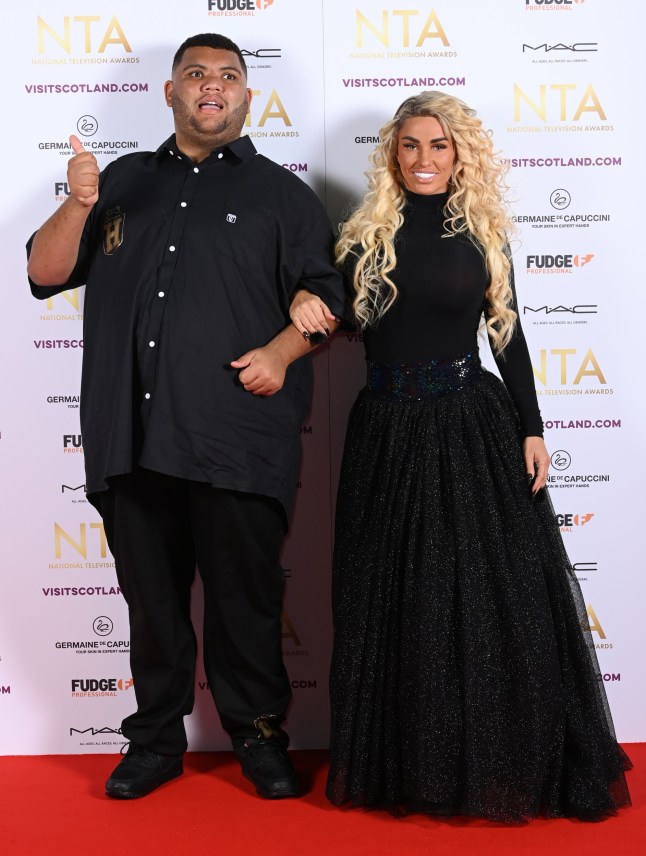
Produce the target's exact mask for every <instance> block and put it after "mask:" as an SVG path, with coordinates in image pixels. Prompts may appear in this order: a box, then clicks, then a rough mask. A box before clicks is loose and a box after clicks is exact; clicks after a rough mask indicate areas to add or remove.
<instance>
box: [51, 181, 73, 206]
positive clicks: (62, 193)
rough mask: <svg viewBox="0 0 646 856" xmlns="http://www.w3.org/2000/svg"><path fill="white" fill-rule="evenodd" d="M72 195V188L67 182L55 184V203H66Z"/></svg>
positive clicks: (56, 182)
mask: <svg viewBox="0 0 646 856" xmlns="http://www.w3.org/2000/svg"><path fill="white" fill-rule="evenodd" d="M69 195H70V186H69V184H68V183H67V182H66V181H55V182H54V201H55V202H65V200H66V199H67V197H68V196H69Z"/></svg>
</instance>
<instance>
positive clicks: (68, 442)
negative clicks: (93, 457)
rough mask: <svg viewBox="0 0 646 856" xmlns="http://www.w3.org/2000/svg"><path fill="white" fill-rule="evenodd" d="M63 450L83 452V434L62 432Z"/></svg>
mask: <svg viewBox="0 0 646 856" xmlns="http://www.w3.org/2000/svg"><path fill="white" fill-rule="evenodd" d="M63 451H64V452H66V453H68V454H69V453H70V452H81V453H82V452H83V435H82V434H63Z"/></svg>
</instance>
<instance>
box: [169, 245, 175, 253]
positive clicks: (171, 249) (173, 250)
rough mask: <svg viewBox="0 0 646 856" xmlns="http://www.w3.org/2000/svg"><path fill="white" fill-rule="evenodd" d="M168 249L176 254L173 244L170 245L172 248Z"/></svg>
mask: <svg viewBox="0 0 646 856" xmlns="http://www.w3.org/2000/svg"><path fill="white" fill-rule="evenodd" d="M168 249H169V250H170V251H171V253H174V252H175V247H174V246H173V245H172V244H171V245H170V247H169V248H168Z"/></svg>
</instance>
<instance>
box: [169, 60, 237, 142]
mask: <svg viewBox="0 0 646 856" xmlns="http://www.w3.org/2000/svg"><path fill="white" fill-rule="evenodd" d="M164 91H165V94H166V103H167V104H168V106H169V107H172V109H173V118H174V120H175V133H176V137H177V143H178V145H180V146H182V145H183V147H184V150H185V151H186V154H188V155H193V153H194V151H196V150H199V151H200V152H202V151H210V150H212V149H214V148H216V146H221V145H224V144H225V143H230V142H232V141H233V140H237V139H238V137H239V136H240V132H241V130H242V126H243V125H244V121H245V117H246V115H247V113H248V111H249V103H250V102H251V90H250V89H247V80H246V77H245V74H244V71H243V70H242V66H241V65H240V60H239V59H238V57H237V56H236V54H234V53H232V52H231V51H227V50H223V49H215V48H206V47H196V48H188V50H186V51H185V53H184V56H183V57H182V59H181V60H180V62H179V64H178V65H177V68H176V69H175V70H174V71H173V77H172V80H169V81H167V82H166V85H165V89H164ZM191 149H192V150H193V151H191Z"/></svg>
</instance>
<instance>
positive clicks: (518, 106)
mask: <svg viewBox="0 0 646 856" xmlns="http://www.w3.org/2000/svg"><path fill="white" fill-rule="evenodd" d="M577 89H578V86H577V84H576V83H550V84H549V85H548V84H547V83H541V84H539V86H538V94H536V95H535V94H534V93H533V92H532V94H531V95H528V94H527V92H525V91H524V90H523V89H521V88H520V86H519V85H518V84H517V83H514V122H520V121H522V119H521V112H523V107H525V110H527V109H528V110H529V111H530V113H533V114H534V115H535V116H538V118H539V119H540V120H541V121H543V122H547V121H548V110H549V112H550V116H549V121H552V122H578V121H579V120H580V119H581V116H583V114H584V113H596V115H597V116H598V118H599V119H600V120H603V121H605V120H606V118H607V117H606V113H605V111H604V109H603V107H602V106H601V102H600V101H599V97H598V96H597V93H596V92H595V90H594V87H593V86H592V84H591V83H588V85H587V86H586V88H585V89H584V90H583V92H582V93H579V92H576V90H577ZM573 90H575V93H574V95H571V93H572V91H573ZM548 93H549V99H548ZM531 118H533V117H531Z"/></svg>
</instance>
